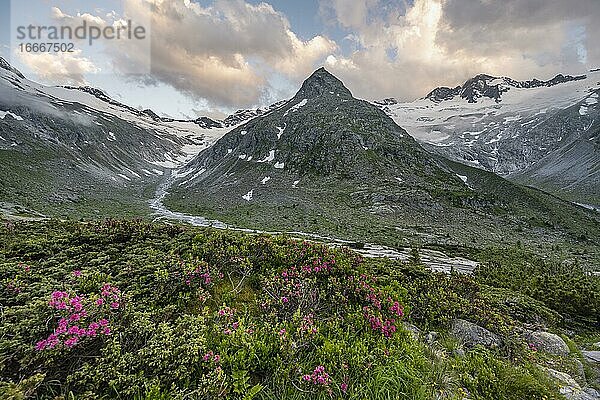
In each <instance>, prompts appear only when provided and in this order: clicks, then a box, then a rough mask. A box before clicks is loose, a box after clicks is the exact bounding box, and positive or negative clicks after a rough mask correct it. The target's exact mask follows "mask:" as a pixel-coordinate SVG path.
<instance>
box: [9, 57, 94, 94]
mask: <svg viewBox="0 0 600 400" xmlns="http://www.w3.org/2000/svg"><path fill="white" fill-rule="evenodd" d="M15 53H16V55H17V57H18V58H19V59H20V61H21V62H22V63H23V64H24V65H26V66H27V67H28V68H29V69H30V70H31V71H32V72H33V73H35V74H36V75H37V76H38V77H39V78H40V79H41V80H43V81H45V82H48V83H52V84H55V83H62V84H70V85H85V84H86V80H85V75H86V74H95V73H98V72H99V71H100V69H99V68H98V67H96V65H94V63H93V62H92V61H91V60H89V59H88V58H86V57H83V56H82V55H81V50H75V51H74V52H72V53H27V52H18V51H17V52H15Z"/></svg>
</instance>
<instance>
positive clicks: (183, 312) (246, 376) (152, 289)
mask: <svg viewBox="0 0 600 400" xmlns="http://www.w3.org/2000/svg"><path fill="white" fill-rule="evenodd" d="M488 257H491V256H490V255H488ZM334 260H335V263H334V262H333V261H334ZM0 265H1V266H0V274H1V275H0V278H1V279H2V282H3V285H2V291H1V292H0V301H1V303H2V305H3V315H2V320H0V352H1V354H2V359H3V363H2V364H1V365H0V375H1V376H2V383H0V394H2V395H3V396H8V395H10V394H11V393H12V394H15V393H16V394H18V393H25V392H27V393H29V395H32V394H35V395H36V396H38V397H40V398H53V397H54V396H55V395H69V393H72V394H74V395H76V396H86V398H94V397H95V398H114V397H117V396H121V397H127V398H132V397H134V398H140V399H141V398H144V399H159V398H160V399H168V398H171V397H177V396H182V395H187V396H188V397H190V398H206V397H211V398H214V397H227V398H242V397H244V395H245V396H247V397H245V398H252V396H250V394H251V393H253V392H258V393H257V394H256V396H255V398H264V399H271V398H286V399H287V398H291V399H304V398H311V399H312V398H323V399H325V398H331V397H334V398H337V397H343V398H355V399H362V398H372V399H380V398H381V399H389V398H410V399H429V398H462V397H463V396H464V394H465V393H466V392H468V393H471V395H472V396H474V398H481V399H515V400H516V399H523V398H532V399H533V398H537V399H542V398H546V399H551V398H559V397H558V396H557V393H556V391H555V390H556V389H555V386H554V384H553V383H551V382H550V381H549V380H548V379H547V378H545V376H544V375H543V374H542V373H541V372H540V370H539V369H538V368H536V367H535V364H540V363H541V364H544V363H546V362H552V363H553V364H552V365H555V366H556V363H557V362H559V361H560V362H561V364H560V365H563V364H564V369H565V370H567V371H569V372H570V369H569V365H570V364H569V360H554V359H548V360H547V359H545V358H544V357H542V356H541V355H538V354H536V353H532V352H531V351H529V350H527V346H526V343H525V342H523V341H522V340H520V339H519V338H518V337H516V336H514V332H515V331H516V329H515V327H518V326H521V325H522V324H523V323H527V322H531V320H532V319H533V320H536V321H537V323H538V324H540V323H541V324H544V325H546V326H549V327H554V328H555V329H559V328H560V325H561V316H560V314H559V313H557V312H556V311H555V310H552V309H550V308H548V307H547V306H545V305H544V304H543V303H540V302H538V301H535V300H533V299H531V298H529V297H527V296H526V295H522V294H518V293H517V292H511V291H510V290H508V289H506V288H498V289H493V288H491V287H488V286H485V285H483V284H481V283H479V282H478V281H477V280H474V279H473V278H469V277H461V276H446V275H439V274H432V273H429V272H427V271H425V270H423V269H421V268H419V267H415V266H408V265H402V264H398V263H390V262H385V261H378V260H369V261H368V262H367V261H362V260H360V258H357V256H356V255H355V254H353V253H351V252H348V251H344V250H335V251H334V250H329V249H326V248H324V247H322V246H320V245H315V244H309V243H302V242H295V241H290V240H288V239H286V238H284V237H271V236H265V235H242V234H234V233H229V232H223V231H213V230H206V229H193V228H184V227H177V226H164V225H148V224H145V223H141V222H136V221H130V222H128V221H106V222H97V223H87V224H73V223H60V222H56V221H50V222H47V223H19V224H17V225H13V224H8V223H7V224H3V226H1V227H0ZM302 266H304V267H305V268H308V267H311V270H310V271H308V272H306V270H305V269H304V268H300V267H302ZM316 266H319V267H320V268H323V269H321V270H320V271H318V272H314V271H313V270H312V268H314V267H316ZM293 267H297V268H300V269H299V270H294V269H293ZM73 271H81V276H80V277H77V276H75V275H73V273H72V272H73ZM300 271H304V272H300ZM205 274H209V275H210V277H211V281H210V282H209V281H207V280H206V275H205ZM286 274H291V276H295V277H293V278H289V279H287V278H284V277H286ZM294 274H295V275H294ZM288 276H290V275H288ZM490 279H491V278H490ZM590 279H591V278H590ZM104 283H110V284H111V285H113V286H114V287H118V288H119V289H120V295H119V297H120V299H119V303H120V304H119V305H118V306H117V307H116V308H115V309H112V310H111V309H109V308H107V307H104V308H101V307H100V306H99V307H96V306H94V305H93V304H95V303H93V302H94V300H95V299H96V298H98V296H100V293H99V291H100V288H101V287H102V285H103V284H104ZM296 284H299V285H300V287H299V289H300V290H299V291H297V290H298V288H297V287H296V286H295V285H296ZM365 285H367V286H365ZM365 288H367V291H366V292H365V291H363V289H365ZM56 290H60V291H65V292H67V293H69V294H70V295H73V294H74V293H77V294H80V295H83V296H84V300H83V303H84V305H85V308H86V309H87V310H90V313H89V314H90V315H89V317H84V320H86V319H90V318H92V317H93V318H106V319H108V321H109V326H110V328H111V329H112V332H111V333H110V334H109V335H98V336H96V337H86V338H84V339H82V340H81V341H80V342H79V343H78V344H77V345H76V346H74V347H72V348H67V347H65V346H63V345H59V346H58V347H56V348H55V349H52V350H43V351H35V350H34V345H35V344H36V342H38V341H39V340H41V339H43V338H45V337H47V335H48V334H50V333H52V331H53V329H54V328H55V327H56V323H57V320H58V318H59V317H60V315H61V314H62V313H63V312H61V311H58V310H54V309H52V308H51V307H49V306H48V300H49V298H50V295H51V293H52V291H56ZM369 293H371V294H369ZM365 295H368V296H367V297H365ZM372 295H374V296H375V298H379V299H381V300H382V301H383V304H384V307H383V310H382V311H381V314H378V313H379V311H377V309H376V307H375V308H373V304H374V303H372ZM284 298H285V299H286V300H283V299H284ZM368 299H371V300H368ZM507 299H510V302H508V301H507ZM390 301H399V304H401V305H402V307H403V308H404V311H405V313H406V316H405V319H408V320H409V321H411V322H413V323H415V324H417V325H418V326H420V327H422V328H426V329H435V330H438V331H441V332H442V336H441V339H440V340H439V341H437V342H435V343H434V345H433V346H431V347H430V346H426V345H425V344H423V343H422V342H420V341H417V340H414V339H412V338H411V336H410V335H409V334H408V332H406V331H404V329H403V328H402V326H401V325H400V323H399V321H396V322H394V324H395V325H396V326H397V328H398V331H397V332H396V333H394V334H392V335H390V337H385V335H382V333H381V332H380V331H377V330H374V329H373V328H372V326H371V325H370V324H369V323H368V321H367V320H366V319H365V316H364V315H363V314H364V312H365V311H367V312H368V313H374V314H377V315H380V316H381V317H382V318H390V315H391V314H390V313H391V309H390V311H388V307H390V305H391V304H392V303H390ZM92 303H93V304H92ZM228 307H230V308H231V309H235V311H230V308H228ZM364 307H367V308H366V309H365V308H364ZM220 310H221V311H220ZM455 317H462V318H466V319H469V320H471V321H474V322H477V323H479V324H481V325H483V326H486V327H487V328H489V329H491V330H492V331H494V332H497V333H499V334H502V335H504V336H505V337H506V338H507V341H506V343H507V345H506V346H505V347H503V348H501V349H498V350H495V351H491V350H485V349H483V348H476V349H474V350H473V351H469V352H467V355H466V356H461V355H460V352H456V351H455V350H456V349H457V343H456V342H455V341H453V340H452V339H451V338H449V337H446V336H445V335H444V334H443V332H444V331H445V329H446V327H447V324H448V322H449V321H450V320H451V319H453V318H455ZM581 317H582V318H585V316H581ZM395 318H396V319H397V320H398V319H401V318H399V317H395ZM78 323H79V324H83V323H84V321H81V322H78ZM588 334H589V332H588ZM592 334H593V333H592ZM206 354H209V357H208V358H207V359H206V358H205V355H206ZM217 354H218V355H219V358H218V359H217V358H215V355H217ZM319 365H323V366H324V367H325V371H326V372H327V373H328V377H327V378H326V379H325V380H324V382H325V383H321V384H319V383H316V384H315V383H312V378H310V379H311V382H307V381H305V380H304V379H303V378H302V376H303V375H304V374H309V375H310V374H312V373H313V371H314V369H315V367H316V366H319ZM345 385H348V386H347V388H346V386H345ZM344 391H346V393H344ZM92 393H93V394H92Z"/></svg>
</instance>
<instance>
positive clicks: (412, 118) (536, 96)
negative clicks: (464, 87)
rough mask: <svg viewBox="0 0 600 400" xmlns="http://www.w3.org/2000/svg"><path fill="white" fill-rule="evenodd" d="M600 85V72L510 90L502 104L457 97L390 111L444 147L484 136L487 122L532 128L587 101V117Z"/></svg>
mask: <svg viewBox="0 0 600 400" xmlns="http://www.w3.org/2000/svg"><path fill="white" fill-rule="evenodd" d="M599 82H600V72H590V73H587V78H586V79H582V80H579V81H571V82H565V83H560V84H558V85H555V86H551V87H537V88H514V87H511V88H510V90H509V91H508V92H505V93H503V94H502V100H501V101H500V102H499V103H496V102H495V101H494V100H493V99H489V98H486V97H484V98H479V99H477V103H468V102H467V101H466V100H464V99H462V98H460V97H455V98H454V99H452V100H446V101H441V102H439V103H435V102H433V101H431V100H429V99H419V100H415V101H412V102H407V103H398V104H393V105H388V106H387V108H388V109H389V114H390V116H391V117H392V119H393V120H394V121H395V122H396V123H397V124H398V125H399V126H400V127H402V128H404V129H405V130H406V131H407V132H408V133H409V134H410V135H411V136H413V137H414V138H415V139H417V140H419V141H422V142H426V143H430V144H434V145H441V143H446V142H447V141H449V140H452V139H453V138H454V137H455V136H456V135H459V134H462V133H466V132H469V133H474V132H481V131H482V129H481V128H482V127H481V122H482V121H483V120H484V119H486V120H490V119H493V120H494V121H497V122H499V123H500V124H504V125H507V124H510V123H515V122H518V121H523V123H524V124H525V123H527V124H531V123H534V122H536V121H535V120H532V119H533V118H534V117H535V118H537V117H540V118H541V117H543V115H544V114H546V113H547V112H548V111H549V110H552V109H558V108H566V107H569V106H571V105H573V104H577V103H579V102H581V101H583V100H584V99H585V103H586V104H585V105H583V106H581V109H580V114H581V115H585V113H586V112H587V106H590V105H593V104H596V103H597V102H598V95H597V94H596V93H594V94H592V95H590V90H593V89H598V88H599V86H598V83H599ZM490 117H493V118H490ZM490 127H491V128H493V127H494V126H490ZM473 128H475V129H473ZM444 145H445V144H444Z"/></svg>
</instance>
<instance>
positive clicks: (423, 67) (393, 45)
mask: <svg viewBox="0 0 600 400" xmlns="http://www.w3.org/2000/svg"><path fill="white" fill-rule="evenodd" d="M374 2H375V3H376V4H373V3H374ZM355 5H356V7H354V6H355ZM353 7H354V8H353ZM382 10H384V11H382ZM321 11H322V14H323V17H324V18H325V19H326V20H327V21H331V19H332V18H335V21H336V22H337V24H338V25H339V26H340V27H343V28H348V29H351V30H352V32H351V33H350V34H349V36H347V37H349V38H350V39H351V40H352V41H353V42H355V43H357V48H356V50H355V51H354V52H352V53H351V54H349V55H347V56H345V57H344V56H342V55H339V54H335V57H329V58H328V60H327V65H328V66H329V68H330V69H331V71H332V72H334V73H336V74H338V75H339V76H340V78H341V79H342V80H343V81H344V82H346V83H347V84H348V85H349V86H350V88H351V89H353V91H354V92H355V94H357V95H358V96H361V97H366V98H381V97H387V96H395V97H398V98H401V99H413V98H416V97H421V96H424V95H425V94H426V93H427V92H428V91H429V90H431V89H432V88H434V87H435V86H438V85H456V84H459V83H462V82H463V81H464V80H466V79H467V78H469V77H472V76H473V75H475V74H478V73H490V74H494V75H507V76H512V77H514V78H517V79H531V78H533V77H539V78H549V77H550V76H551V75H553V74H556V73H559V72H563V73H580V72H584V71H585V70H586V68H587V67H588V65H583V64H582V61H584V62H587V63H589V64H590V65H589V66H593V63H594V62H595V63H598V62H600V59H599V56H600V48H598V46H597V45H596V44H593V43H592V41H593V39H592V38H593V37H596V38H597V37H599V36H600V28H599V27H598V24H597V20H598V18H600V3H599V2H598V1H597V0H579V1H577V2H565V1H562V0H506V1H487V0H415V1H414V4H412V5H407V4H406V3H405V2H395V1H394V2H389V1H386V0H359V1H357V2H354V1H353V2H352V7H349V5H348V1H345V0H322V2H321ZM332 15H333V17H332ZM390 55H395V56H392V57H390Z"/></svg>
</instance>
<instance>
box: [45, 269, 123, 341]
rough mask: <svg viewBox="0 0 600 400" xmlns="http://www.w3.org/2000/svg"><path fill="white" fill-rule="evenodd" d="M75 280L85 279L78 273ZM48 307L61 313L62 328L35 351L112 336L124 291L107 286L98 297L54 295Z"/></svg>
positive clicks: (59, 320) (60, 322)
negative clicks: (112, 326)
mask: <svg viewBox="0 0 600 400" xmlns="http://www.w3.org/2000/svg"><path fill="white" fill-rule="evenodd" d="M77 272H78V273H77V274H74V275H75V276H81V271H79V270H78V271H77ZM48 305H49V306H50V307H51V308H53V309H55V310H56V311H57V313H58V316H57V317H58V326H57V327H56V329H54V332H52V333H51V334H50V335H49V336H48V337H47V338H46V339H42V340H40V341H39V342H37V343H36V345H35V349H36V350H38V351H41V350H51V349H54V348H55V347H57V346H64V347H67V348H71V347H74V346H76V345H77V344H79V343H81V342H82V341H84V340H85V339H87V338H95V337H96V336H99V335H110V333H111V328H110V322H109V318H110V316H111V314H113V312H114V311H117V310H118V309H119V308H120V307H121V291H120V290H119V289H118V288H116V287H114V286H112V285H110V284H108V283H106V284H104V285H102V289H101V290H100V294H99V295H97V296H92V297H90V296H83V295H78V294H75V293H68V292H62V291H58V290H57V291H54V292H52V295H51V298H50V301H49V302H48Z"/></svg>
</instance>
